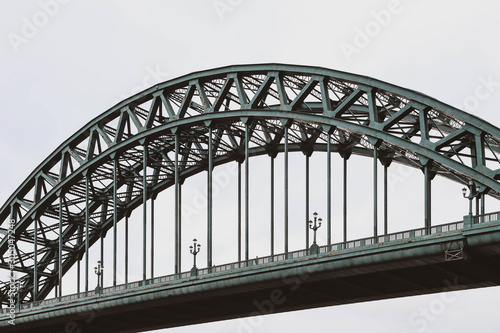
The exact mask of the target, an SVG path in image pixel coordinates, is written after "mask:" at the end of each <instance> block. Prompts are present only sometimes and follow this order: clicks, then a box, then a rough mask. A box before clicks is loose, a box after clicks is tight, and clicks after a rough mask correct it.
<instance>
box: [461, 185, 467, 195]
mask: <svg viewBox="0 0 500 333" xmlns="http://www.w3.org/2000/svg"><path fill="white" fill-rule="evenodd" d="M462 194H463V195H464V198H465V195H466V194H467V189H466V188H465V187H464V188H463V189H462Z"/></svg>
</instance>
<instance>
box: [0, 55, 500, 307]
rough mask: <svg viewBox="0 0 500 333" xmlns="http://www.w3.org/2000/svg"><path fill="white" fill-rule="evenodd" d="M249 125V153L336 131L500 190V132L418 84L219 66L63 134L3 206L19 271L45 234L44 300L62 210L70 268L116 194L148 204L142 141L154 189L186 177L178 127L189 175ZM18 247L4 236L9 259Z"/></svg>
mask: <svg viewBox="0 0 500 333" xmlns="http://www.w3.org/2000/svg"><path fill="white" fill-rule="evenodd" d="M245 124H247V125H248V134H249V140H250V142H251V146H252V147H251V148H250V149H249V156H256V155H262V154H270V155H271V156H275V154H276V153H277V152H283V150H284V147H283V145H284V142H283V140H284V139H283V135H284V129H285V127H286V128H287V131H288V137H289V142H288V147H287V148H288V150H289V151H302V152H304V153H306V154H310V153H312V152H313V151H318V150H319V151H326V149H327V144H326V142H327V140H328V137H330V138H331V147H330V149H331V151H332V152H345V151H346V149H348V150H349V152H353V153H355V154H360V155H364V156H373V153H371V151H373V149H374V145H376V146H377V149H378V152H379V153H380V155H381V156H382V155H383V156H384V158H387V159H391V160H394V161H397V162H399V163H403V164H407V165H410V166H412V167H417V168H423V167H424V165H426V164H428V163H429V162H431V164H430V168H431V170H430V171H431V172H432V173H436V174H439V175H441V176H443V177H446V178H449V179H452V180H454V181H458V182H461V183H464V184H467V183H468V182H469V181H470V180H472V181H473V182H474V183H476V185H478V186H480V187H481V191H482V193H486V192H488V194H489V195H491V196H493V197H495V198H500V183H499V181H498V180H497V179H498V178H499V177H500V160H499V159H498V158H497V155H498V153H499V152H500V130H499V129H498V128H497V127H495V126H493V125H491V124H489V123H487V122H485V121H484V120H482V119H480V118H477V117H475V116H473V115H470V114H467V113H465V112H463V111H460V110H458V109H456V108H453V107H451V106H449V105H446V104H444V103H441V102H439V101H437V100H435V99H433V98H431V97H428V96H426V95H423V94H420V93H418V92H415V91H412V90H408V89H405V88H401V87H398V86H395V85H391V84H388V83H385V82H382V81H378V80H375V79H372V78H368V77H364V76H359V75H354V74H349V73H344V72H339V71H333V70H329V69H324V68H318V67H305V66H291V65H280V64H263V65H243V66H231V67H224V68H217V69H213V70H208V71H204V72H197V73H193V74H190V75H186V76H183V77H180V78H177V79H173V80H171V81H168V82H164V83H160V84H157V85H155V86H153V87H151V88H149V89H146V90H145V91H143V92H140V93H138V94H137V95H135V96H132V97H130V98H127V99H125V100H124V101H122V102H120V103H118V104H117V105H115V106H114V107H112V108H111V109H109V110H107V111H106V112H104V113H103V114H101V115H100V116H98V117H96V118H95V119H94V120H92V121H91V122H89V123H88V124H87V125H85V126H84V127H83V128H82V129H81V130H80V131H78V132H77V133H75V134H74V135H73V136H72V137H70V138H69V139H68V140H66V141H65V142H63V143H62V144H61V145H60V146H59V148H57V149H56V150H55V151H54V152H53V153H52V154H51V155H50V156H49V157H48V158H47V159H46V160H45V161H43V162H42V163H41V164H40V165H39V166H38V167H37V168H36V169H35V170H34V171H33V172H32V174H31V175H30V176H29V177H28V178H27V179H26V180H25V181H24V182H23V183H22V184H21V185H20V187H19V188H18V189H17V190H16V191H15V192H14V193H13V194H12V195H11V196H10V197H9V199H8V200H7V201H6V202H5V204H4V205H3V206H2V208H1V209H0V225H1V226H5V225H6V223H8V220H9V219H10V218H13V219H15V220H16V225H15V235H16V241H17V243H18V244H17V245H16V247H17V251H19V253H20V256H19V258H18V260H17V261H16V262H15V267H16V270H17V271H18V272H20V273H23V274H24V275H23V276H21V277H20V278H19V279H20V280H21V281H22V283H23V284H24V285H25V286H26V287H28V288H30V287H31V288H32V286H33V284H34V281H33V274H29V269H30V268H33V266H34V260H33V258H34V253H33V247H32V245H33V243H34V240H35V238H36V239H37V241H38V247H39V248H38V252H39V255H38V257H40V258H39V259H38V264H37V265H38V269H37V272H38V274H37V276H38V280H39V281H38V285H39V286H40V292H39V295H38V299H42V298H43V297H45V296H46V295H47V294H48V293H49V292H50V290H51V289H52V287H53V285H54V283H55V282H56V281H57V275H58V272H57V268H56V263H57V261H58V260H59V259H58V251H57V249H58V238H59V237H60V235H59V231H58V227H59V225H58V224H59V211H60V212H61V216H62V223H61V228H62V234H61V237H62V239H63V242H64V246H62V248H61V250H62V272H63V273H64V272H66V271H67V270H69V268H70V267H71V266H72V265H73V264H74V263H75V262H76V261H77V258H81V257H82V255H83V253H84V251H85V243H86V242H88V243H89V245H92V244H94V243H95V242H97V241H98V240H99V239H100V238H101V237H104V235H105V234H106V232H107V231H108V230H109V229H110V228H111V227H112V226H113V219H114V208H115V207H114V205H113V198H114V196H113V193H115V192H116V200H117V201H116V206H117V207H116V214H117V215H116V218H117V220H118V221H120V220H121V219H122V218H123V217H124V216H125V215H127V214H129V212H130V211H131V210H133V209H135V208H136V207H138V206H140V205H141V204H142V199H143V198H142V195H143V191H144V185H143V179H142V176H141V175H143V172H144V171H145V170H144V164H143V160H142V158H143V149H142V145H141V142H142V143H143V142H148V149H147V159H146V161H147V163H146V168H147V169H148V173H147V177H146V181H145V182H144V184H146V186H147V187H148V188H147V196H148V197H153V196H155V195H156V194H157V193H158V192H159V191H162V190H164V189H166V188H168V187H170V186H172V185H174V183H175V177H174V175H175V163H174V162H173V161H174V160H175V136H176V133H177V134H178V136H179V162H178V168H179V170H178V172H179V175H178V176H179V178H180V179H179V181H181V182H182V179H185V178H187V177H190V176H191V175H194V174H196V173H199V172H201V171H204V170H206V169H207V167H208V162H209V161H208V142H209V138H208V133H209V132H210V130H209V127H210V128H211V129H212V133H214V137H213V145H212V149H213V152H212V153H213V161H212V163H213V165H214V166H217V165H220V164H223V163H227V162H230V161H240V162H241V161H242V159H243V158H244V146H245V145H244V142H245ZM325 129H326V130H325ZM328 133H329V136H328ZM114 160H116V163H117V170H118V174H117V175H116V176H117V182H116V183H115V182H113V170H114V164H113V163H115V162H114ZM86 177H88V179H89V188H88V192H89V198H88V199H90V204H89V206H88V207H85V202H86V200H85V199H86V197H85V193H86V185H85V184H86ZM59 197H62V198H63V200H59ZM59 202H61V204H62V207H60V203H59ZM87 210H88V214H89V236H88V239H86V237H85V235H82V234H81V233H80V234H79V231H78V230H79V228H78V226H80V227H83V226H84V225H85V216H86V211H87ZM34 223H38V225H37V226H38V228H36V229H35V228H34ZM4 229H5V228H2V229H1V230H4ZM35 230H37V232H36V234H35ZM6 251H7V238H6V235H5V233H4V232H2V233H0V258H2V262H5V258H4V256H5V254H6ZM38 257H37V258H38ZM52 266H54V267H52ZM6 293H7V289H6V287H2V288H0V296H4V295H6ZM25 297H30V295H29V294H28V293H26V295H25ZM0 298H1V299H2V300H3V299H6V297H0ZM27 300H28V299H27ZM2 302H3V301H2Z"/></svg>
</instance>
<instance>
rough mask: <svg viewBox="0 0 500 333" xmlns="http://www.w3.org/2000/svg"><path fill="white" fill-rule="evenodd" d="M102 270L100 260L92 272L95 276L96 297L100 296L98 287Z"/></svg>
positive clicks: (99, 287)
mask: <svg viewBox="0 0 500 333" xmlns="http://www.w3.org/2000/svg"><path fill="white" fill-rule="evenodd" d="M103 269H104V266H102V263H101V261H100V260H98V261H97V266H96V267H94V272H95V274H96V275H97V287H95V293H96V295H98V294H101V286H100V281H101V275H102V270H103Z"/></svg>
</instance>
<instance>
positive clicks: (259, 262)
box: [0, 212, 500, 326]
mask: <svg viewBox="0 0 500 333" xmlns="http://www.w3.org/2000/svg"><path fill="white" fill-rule="evenodd" d="M469 221H473V223H472V224H471V223H469ZM499 222H500V212H494V213H489V214H483V215H478V216H472V219H471V216H469V215H466V216H464V220H463V221H457V222H452V223H447V224H441V225H436V226H432V227H431V228H430V229H429V228H417V229H411V230H405V231H400V232H395V233H390V234H387V235H382V236H377V237H367V238H362V239H357V240H351V241H347V242H341V243H336V244H331V245H323V246H320V247H319V254H315V253H311V251H310V250H308V249H305V250H304V249H303V250H297V251H291V252H288V253H286V254H285V253H282V254H276V255H273V256H266V257H257V258H255V259H250V260H245V261H240V262H233V263H227V264H223V265H217V266H212V268H202V269H199V271H198V276H197V277H192V276H191V273H190V271H187V272H182V273H180V274H170V275H166V276H162V277H156V278H153V279H147V280H143V281H135V282H130V283H127V284H121V285H117V286H114V287H107V288H102V290H101V295H103V296H105V295H113V294H120V293H128V292H130V291H131V290H136V289H141V288H144V287H151V286H154V285H165V284H175V283H179V282H185V281H189V280H196V279H204V278H207V277H212V276H218V275H224V274H235V273H238V272H241V271H246V270H248V269H254V268H262V267H263V266H266V265H268V266H269V265H276V264H286V263H287V262H293V261H295V260H297V259H305V258H313V259H314V258H315V257H321V256H330V255H341V254H344V253H352V252H355V251H363V250H365V249H371V248H384V247H385V246H387V247H389V246H391V247H394V246H397V245H398V244H404V243H409V242H411V243H415V242H418V241H425V240H432V239H435V238H440V237H443V236H451V235H458V234H461V233H462V231H466V230H468V229H473V228H479V227H485V226H490V225H491V224H492V223H493V224H497V223H499ZM486 224H488V225H486ZM99 296H100V295H99V294H96V292H95V291H94V290H92V291H88V292H82V293H79V294H72V295H67V296H63V297H57V298H52V299H46V300H42V301H37V302H32V303H26V304H21V305H20V311H21V312H22V311H25V310H30V309H35V308H42V307H47V306H53V305H60V304H64V303H72V302H74V301H75V300H83V299H89V298H95V297H99ZM8 312H9V309H8V308H4V309H0V314H8ZM1 322H2V320H1V319H0V326H1Z"/></svg>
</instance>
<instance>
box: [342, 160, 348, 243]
mask: <svg viewBox="0 0 500 333" xmlns="http://www.w3.org/2000/svg"><path fill="white" fill-rule="evenodd" d="M343 171H344V177H343V181H344V183H343V192H344V193H343V208H342V214H343V219H344V221H343V222H344V237H343V241H344V242H347V158H345V157H344V168H343Z"/></svg>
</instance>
